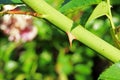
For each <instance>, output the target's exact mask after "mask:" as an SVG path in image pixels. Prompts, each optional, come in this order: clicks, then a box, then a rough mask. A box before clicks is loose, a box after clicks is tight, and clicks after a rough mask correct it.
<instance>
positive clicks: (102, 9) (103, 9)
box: [86, 1, 109, 24]
mask: <svg viewBox="0 0 120 80" xmlns="http://www.w3.org/2000/svg"><path fill="white" fill-rule="evenodd" d="M108 12H109V6H108V4H107V3H106V2H105V1H102V2H101V3H99V4H98V5H97V7H96V8H95V9H94V11H93V12H92V14H91V16H90V17H89V19H88V21H87V23H89V22H90V21H91V20H93V19H96V18H98V17H100V16H103V15H107V14H108ZM87 23H86V24H87Z"/></svg>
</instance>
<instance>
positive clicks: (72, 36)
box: [67, 32, 76, 47]
mask: <svg viewBox="0 0 120 80" xmlns="http://www.w3.org/2000/svg"><path fill="white" fill-rule="evenodd" d="M67 35H68V39H69V43H70V47H72V41H73V40H74V39H76V38H75V36H74V35H72V34H71V33H70V32H67Z"/></svg>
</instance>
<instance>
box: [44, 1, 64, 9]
mask: <svg viewBox="0 0 120 80" xmlns="http://www.w3.org/2000/svg"><path fill="white" fill-rule="evenodd" d="M45 1H46V2H47V3H49V4H50V5H51V6H53V7H54V8H56V9H58V8H60V7H61V6H62V3H63V2H64V0H45Z"/></svg>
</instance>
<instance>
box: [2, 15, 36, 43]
mask: <svg viewBox="0 0 120 80" xmlns="http://www.w3.org/2000/svg"><path fill="white" fill-rule="evenodd" d="M0 29H1V30H3V32H4V33H5V34H7V35H8V36H9V38H8V39H9V40H10V41H15V42H19V41H22V42H27V41H31V40H33V39H34V38H35V36H36V35H37V28H36V27H35V26H34V25H33V19H32V16H29V15H19V14H15V15H12V14H6V15H4V16H3V17H2V23H1V24H0Z"/></svg>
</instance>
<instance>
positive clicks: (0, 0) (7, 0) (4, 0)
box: [0, 0, 22, 4]
mask: <svg viewBox="0 0 120 80" xmlns="http://www.w3.org/2000/svg"><path fill="white" fill-rule="evenodd" d="M13 3H22V1H21V0H0V4H13Z"/></svg>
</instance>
